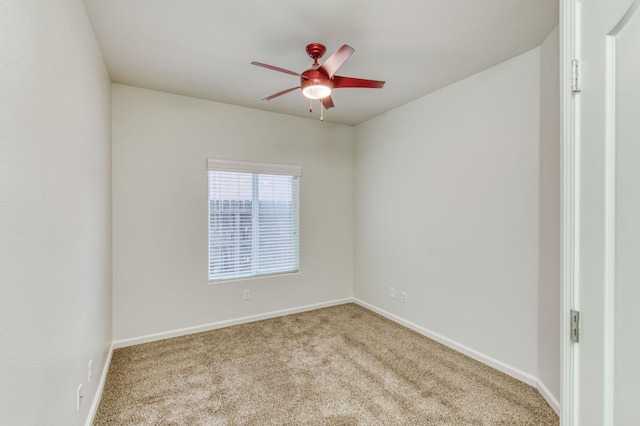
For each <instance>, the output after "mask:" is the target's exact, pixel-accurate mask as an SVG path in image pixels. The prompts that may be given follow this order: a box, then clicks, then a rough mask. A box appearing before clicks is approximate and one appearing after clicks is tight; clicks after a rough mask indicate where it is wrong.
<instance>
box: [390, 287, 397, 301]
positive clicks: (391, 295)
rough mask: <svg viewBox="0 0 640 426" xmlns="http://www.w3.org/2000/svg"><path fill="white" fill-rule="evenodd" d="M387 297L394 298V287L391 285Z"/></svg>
mask: <svg viewBox="0 0 640 426" xmlns="http://www.w3.org/2000/svg"><path fill="white" fill-rule="evenodd" d="M389 297H390V298H392V299H395V298H396V289H395V288H393V287H389Z"/></svg>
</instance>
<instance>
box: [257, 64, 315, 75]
mask: <svg viewBox="0 0 640 426" xmlns="http://www.w3.org/2000/svg"><path fill="white" fill-rule="evenodd" d="M251 65H257V66H259V67H262V68H266V69H268V70H273V71H280V72H284V73H286V74H291V75H295V76H298V77H302V78H307V77H305V76H303V75H300V74H298V73H297V72H295V71H290V70H286V69H284V68H280V67H274V66H273V65H269V64H263V63H262V62H256V61H253V62H251Z"/></svg>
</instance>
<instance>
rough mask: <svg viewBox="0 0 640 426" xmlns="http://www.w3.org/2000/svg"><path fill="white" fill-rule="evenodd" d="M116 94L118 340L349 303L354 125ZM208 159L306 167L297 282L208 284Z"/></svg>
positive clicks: (128, 90)
mask: <svg viewBox="0 0 640 426" xmlns="http://www.w3.org/2000/svg"><path fill="white" fill-rule="evenodd" d="M112 96H113V245H114V259H113V261H114V265H113V273H114V302H113V303H114V339H115V340H116V341H121V340H124V339H136V338H139V337H141V336H146V335H149V334H154V333H165V332H169V331H172V330H177V329H181V328H188V327H196V326H202V325H205V324H210V323H214V322H219V321H226V320H231V319H237V318H242V317H246V316H251V315H259V314H264V313H268V312H273V311H278V310H283V309H290V308H296V307H300V306H304V305H309V304H315V303H323V302H329V301H333V300H337V299H342V298H347V297H350V296H351V294H352V282H353V173H352V171H353V169H352V167H353V165H352V159H353V128H352V127H350V126H344V125H335V124H331V123H322V122H320V121H318V120H317V116H314V119H313V120H311V119H304V118H297V117H290V116H285V115H280V114H274V113H268V112H264V111H257V110H252V109H247V108H242V107H235V106H231V105H225V104H220V103H215V102H209V101H205V100H199V99H194V98H188V97H182V96H176V95H170V94H166V93H161V92H155V91H150V90H144V89H138V88H133V87H129V86H123V85H113V90H112ZM207 158H221V159H231V160H247V161H257V162H266V163H281V164H297V165H300V166H302V178H301V189H300V273H299V274H295V275H282V276H273V277H266V278H259V279H250V280H241V281H234V282H226V283H218V284H211V285H210V284H208V283H207V173H206V164H205V163H206V159H207ZM244 289H250V290H251V300H249V301H243V300H242V292H243V290H244Z"/></svg>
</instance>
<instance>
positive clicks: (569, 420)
mask: <svg viewBox="0 0 640 426" xmlns="http://www.w3.org/2000/svg"><path fill="white" fill-rule="evenodd" d="M579 22H580V21H579V1H578V0H560V103H561V105H560V145H561V146H560V151H561V154H560V158H561V165H560V167H561V168H560V175H561V186H562V188H561V190H562V192H561V212H562V213H561V214H562V222H561V256H562V261H561V264H562V267H561V271H562V277H561V295H560V328H561V329H560V352H561V366H560V375H561V377H560V424H561V425H563V426H573V425H574V424H577V423H576V422H577V420H578V419H577V409H578V407H577V398H576V391H577V389H578V387H577V379H578V375H577V368H578V361H579V360H578V350H577V348H576V347H575V346H576V343H573V342H572V341H571V335H570V327H571V319H570V312H571V310H572V309H579V305H578V288H577V283H578V278H579V277H578V274H579V271H580V268H579V266H580V263H579V262H580V259H579V252H578V247H579V245H578V244H579V237H580V234H579V231H578V230H579V225H580V222H579V218H580V216H579V208H580V204H579V203H578V197H579V194H580V193H579V189H580V169H579V164H580V161H579V160H580V150H579V146H578V145H577V143H576V142H577V132H578V129H579V127H578V125H579V123H578V119H579V116H578V112H579V111H578V110H577V109H578V107H579V104H578V97H579V96H580V93H579V92H573V88H572V71H573V66H572V60H574V59H579V56H578V55H579V46H578V45H577V43H578V41H579V33H578V31H579V30H580V28H579Z"/></svg>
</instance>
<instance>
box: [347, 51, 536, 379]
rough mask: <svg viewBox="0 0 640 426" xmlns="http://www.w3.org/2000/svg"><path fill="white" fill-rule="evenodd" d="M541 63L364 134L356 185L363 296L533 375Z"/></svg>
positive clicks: (439, 96)
mask: <svg viewBox="0 0 640 426" xmlns="http://www.w3.org/2000/svg"><path fill="white" fill-rule="evenodd" d="M539 61H540V49H534V50H532V51H530V52H528V53H525V54H523V55H520V56H518V57H516V58H513V59H511V60H509V61H507V62H504V63H502V64H500V65H497V66H495V67H493V68H490V69H488V70H486V71H484V72H482V73H479V74H476V75H474V76H472V77H470V78H468V79H465V80H462V81H460V82H458V83H455V84H453V85H451V86H449V87H447V88H445V89H442V90H440V91H438V92H435V93H433V94H431V95H428V96H425V97H423V98H421V99H418V100H416V101H414V102H411V103H409V104H407V105H405V106H403V107H400V108H397V109H394V110H392V111H390V112H388V113H386V114H384V115H381V116H379V117H377V118H375V119H373V120H370V121H368V122H366V123H363V124H361V125H359V126H357V127H356V133H355V139H356V153H355V177H354V179H355V195H356V202H355V206H356V207H355V250H356V255H355V290H354V293H355V296H356V297H357V298H359V299H362V300H363V301H365V302H367V303H370V304H372V305H374V306H376V307H378V308H380V309H383V310H385V311H387V312H389V313H392V314H394V315H397V316H399V317H401V318H403V319H405V320H407V321H411V322H413V323H415V324H417V325H419V326H421V327H423V328H425V329H427V330H430V331H432V332H435V333H438V334H440V335H443V336H446V338H448V339H450V340H452V341H454V342H457V343H458V344H461V345H464V346H466V347H468V348H471V349H473V350H474V351H476V352H478V353H480V354H483V355H485V356H487V357H490V358H493V359H496V360H499V361H500V362H502V363H504V364H506V365H508V366H511V367H512V368H515V369H517V370H520V371H522V372H524V373H526V374H529V375H531V376H533V377H535V376H536V374H537V368H538V363H537V353H538V350H537V340H538V330H537V326H538V324H537V315H538V304H537V300H538V208H539V205H538V178H539V176H538V173H539V167H538V148H539V114H540V111H539V97H540V89H539V83H540V62H539ZM389 287H394V288H395V290H396V298H395V299H391V298H390V297H389ZM401 292H406V293H407V296H408V301H407V303H403V302H402V301H401V299H400V293H401Z"/></svg>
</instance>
